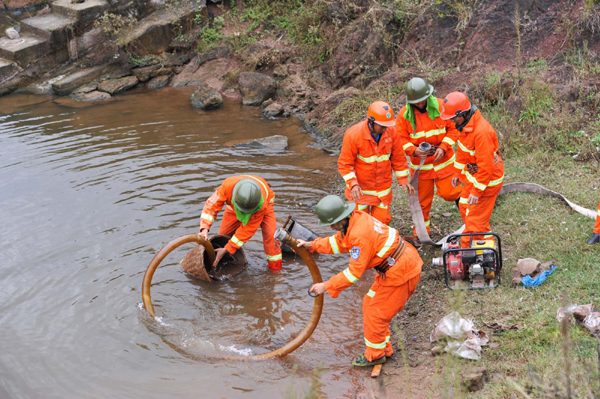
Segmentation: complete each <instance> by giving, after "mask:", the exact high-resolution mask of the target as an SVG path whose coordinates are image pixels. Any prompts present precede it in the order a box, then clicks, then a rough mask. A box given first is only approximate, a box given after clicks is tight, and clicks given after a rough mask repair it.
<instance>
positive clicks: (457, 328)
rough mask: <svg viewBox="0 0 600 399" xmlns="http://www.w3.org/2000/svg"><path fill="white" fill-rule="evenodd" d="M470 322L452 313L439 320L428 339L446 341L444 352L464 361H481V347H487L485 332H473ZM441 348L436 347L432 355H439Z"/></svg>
mask: <svg viewBox="0 0 600 399" xmlns="http://www.w3.org/2000/svg"><path fill="white" fill-rule="evenodd" d="M473 327H474V325H473V322H472V321H471V320H466V319H463V318H462V317H460V315H459V314H458V313H457V312H452V313H450V314H449V315H446V316H444V318H442V320H440V321H439V322H438V323H437V324H436V325H435V327H434V328H433V331H432V332H431V335H430V337H429V340H430V341H431V342H432V343H433V342H438V341H447V344H446V346H445V347H444V348H443V350H444V351H445V352H448V353H451V354H453V355H455V356H459V357H462V358H465V359H471V360H479V359H481V347H482V346H485V345H487V343H488V342H489V338H488V336H487V334H486V332H485V331H481V330H474V329H473ZM440 352H441V347H440V346H436V347H435V348H434V349H433V350H432V353H434V354H436V353H440Z"/></svg>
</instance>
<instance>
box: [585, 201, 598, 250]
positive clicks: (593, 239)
mask: <svg viewBox="0 0 600 399" xmlns="http://www.w3.org/2000/svg"><path fill="white" fill-rule="evenodd" d="M599 242H600V202H599V203H598V215H597V216H596V225H595V226H594V234H592V237H591V238H590V239H589V240H588V242H587V245H594V244H598V243H599Z"/></svg>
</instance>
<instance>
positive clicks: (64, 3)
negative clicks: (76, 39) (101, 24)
mask: <svg viewBox="0 0 600 399" xmlns="http://www.w3.org/2000/svg"><path fill="white" fill-rule="evenodd" d="M107 9H108V3H107V1H106V0H85V1H84V2H83V3H75V4H71V0H56V1H55V2H54V3H52V12H53V13H55V14H59V15H62V16H65V17H68V18H73V19H75V20H76V21H77V22H76V23H75V27H76V29H77V30H78V32H77V34H80V33H82V32H83V30H86V28H88V27H89V26H91V25H92V24H93V23H94V21H95V20H96V19H97V18H98V17H100V16H101V15H102V14H104V11H105V10H107Z"/></svg>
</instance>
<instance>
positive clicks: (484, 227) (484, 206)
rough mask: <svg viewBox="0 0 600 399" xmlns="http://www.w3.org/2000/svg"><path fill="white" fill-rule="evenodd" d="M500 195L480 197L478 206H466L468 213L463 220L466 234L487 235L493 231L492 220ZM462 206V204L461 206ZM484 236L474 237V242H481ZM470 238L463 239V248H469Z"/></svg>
mask: <svg viewBox="0 0 600 399" xmlns="http://www.w3.org/2000/svg"><path fill="white" fill-rule="evenodd" d="M496 198H498V194H496V195H492V196H489V197H480V198H479V201H478V202H477V203H476V204H472V205H466V206H465V208H466V212H465V216H464V218H463V220H464V222H465V231H464V233H465V234H466V233H487V232H490V231H492V228H491V227H490V219H491V218H492V213H493V212H494V206H495V205H496ZM461 205H462V204H461ZM483 238H484V237H483V236H474V237H473V239H474V240H481V239H483ZM469 240H470V238H469V237H462V239H461V242H462V244H461V246H462V247H463V248H467V247H468V246H469Z"/></svg>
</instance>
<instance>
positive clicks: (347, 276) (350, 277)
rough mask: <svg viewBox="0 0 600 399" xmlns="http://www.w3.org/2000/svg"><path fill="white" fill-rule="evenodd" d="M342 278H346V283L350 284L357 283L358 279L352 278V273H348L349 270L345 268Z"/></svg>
mask: <svg viewBox="0 0 600 399" xmlns="http://www.w3.org/2000/svg"><path fill="white" fill-rule="evenodd" d="M344 276H346V278H347V279H348V281H350V282H351V283H352V284H354V283H356V282H357V281H358V279H357V278H356V277H354V276H353V275H352V273H350V268H346V269H345V270H344Z"/></svg>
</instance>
